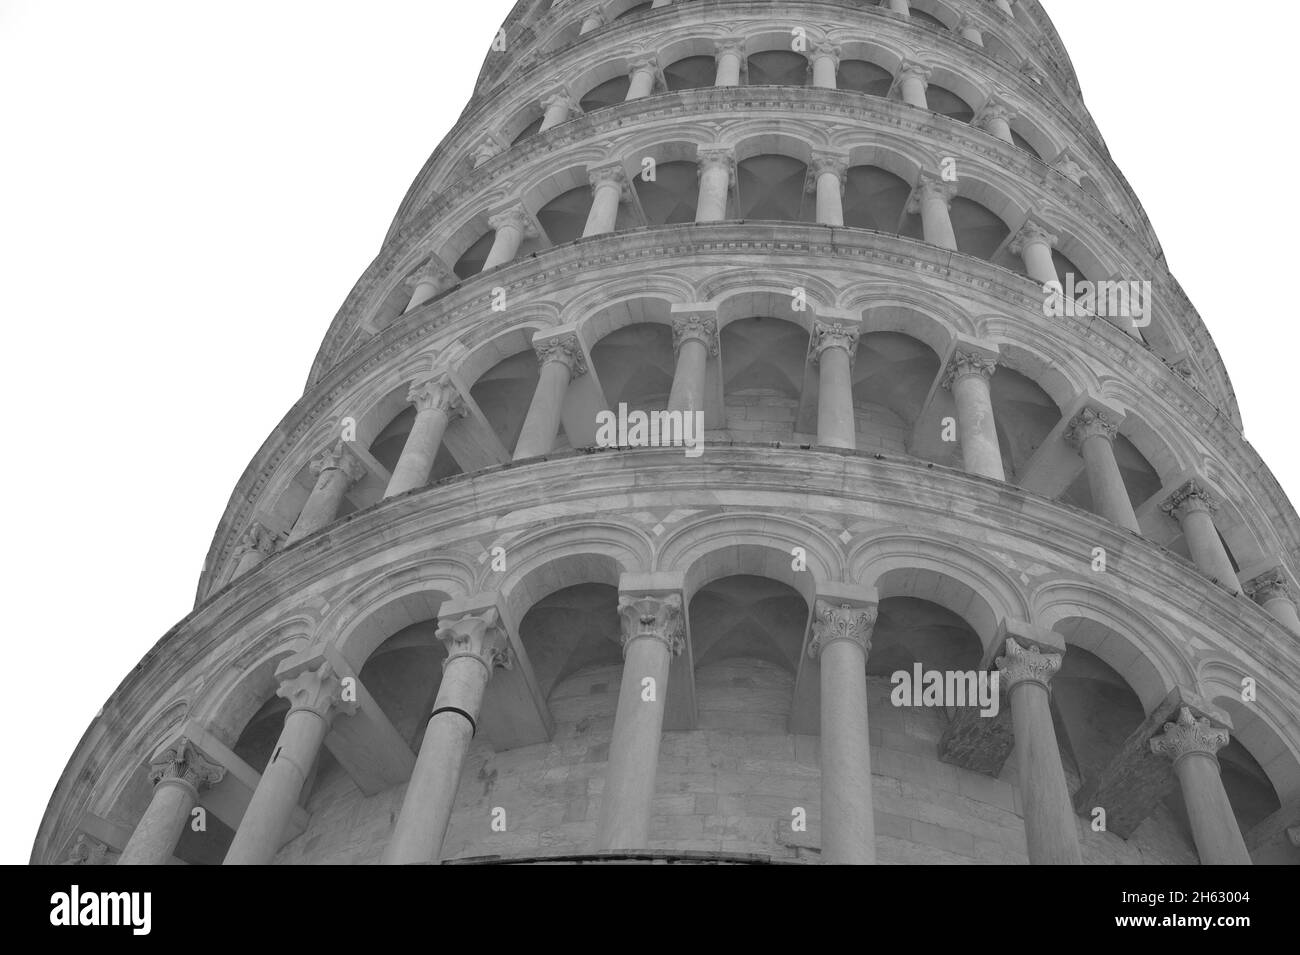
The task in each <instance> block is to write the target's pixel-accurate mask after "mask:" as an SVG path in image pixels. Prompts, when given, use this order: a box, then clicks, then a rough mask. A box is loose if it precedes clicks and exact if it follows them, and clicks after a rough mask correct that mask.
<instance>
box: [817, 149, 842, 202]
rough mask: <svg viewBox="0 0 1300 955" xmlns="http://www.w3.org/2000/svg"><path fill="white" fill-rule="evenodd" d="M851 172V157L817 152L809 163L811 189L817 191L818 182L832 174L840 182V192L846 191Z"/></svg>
mask: <svg viewBox="0 0 1300 955" xmlns="http://www.w3.org/2000/svg"><path fill="white" fill-rule="evenodd" d="M848 171H849V157H848V156H846V155H844V154H843V153H831V152H822V151H817V152H814V153H813V154H812V160H811V161H810V162H809V163H808V172H809V174H810V175H809V183H808V186H809V189H810V191H816V189H817V180H818V179H819V178H821V177H822V176H823V175H825V174H826V173H831V174H832V175H834V176H835V178H836V179H838V180H839V181H840V192H843V191H844V186H845V182H844V180H845V177H846V175H847V174H848Z"/></svg>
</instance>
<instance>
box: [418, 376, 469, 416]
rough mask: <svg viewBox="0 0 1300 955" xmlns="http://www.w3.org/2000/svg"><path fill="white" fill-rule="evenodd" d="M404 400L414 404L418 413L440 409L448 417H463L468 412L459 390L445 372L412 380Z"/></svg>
mask: <svg viewBox="0 0 1300 955" xmlns="http://www.w3.org/2000/svg"><path fill="white" fill-rule="evenodd" d="M406 400H407V401H409V402H410V403H411V404H413V405H415V410H416V412H417V413H420V414H422V413H424V412H426V411H441V412H442V413H443V414H445V415H447V417H449V418H451V417H457V418H463V417H465V415H466V414H468V413H469V412H468V410H467V409H466V407H465V399H464V398H463V397H461V393H460V390H459V389H458V388H457V387H456V386H455V385H454V384H452V381H451V376H450V375H448V374H447V373H446V372H443V373H442V374H439V375H434V376H433V377H432V378H426V379H424V380H423V381H417V382H413V383H412V384H411V387H410V390H409V391H407V393H406Z"/></svg>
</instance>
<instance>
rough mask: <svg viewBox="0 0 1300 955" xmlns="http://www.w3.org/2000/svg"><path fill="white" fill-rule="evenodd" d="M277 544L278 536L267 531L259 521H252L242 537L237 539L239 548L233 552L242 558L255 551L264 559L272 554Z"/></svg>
mask: <svg viewBox="0 0 1300 955" xmlns="http://www.w3.org/2000/svg"><path fill="white" fill-rule="evenodd" d="M279 544H280V537H279V535H278V534H276V533H275V532H273V531H271V530H268V529H267V527H266V525H265V524H263V523H262V522H261V521H253V522H252V523H251V524H249V525H248V529H247V530H245V531H244V536H243V537H241V538H240V539H239V546H238V547H237V548H236V549H235V552H236V554H237V555H238V556H239V557H243V556H244V555H245V554H247V553H250V552H251V551H257V552H258V553H259V554H261V555H262V556H263V557H264V558H265V557H270V556H271V555H272V554H274V553H275V549H276V547H278V546H279Z"/></svg>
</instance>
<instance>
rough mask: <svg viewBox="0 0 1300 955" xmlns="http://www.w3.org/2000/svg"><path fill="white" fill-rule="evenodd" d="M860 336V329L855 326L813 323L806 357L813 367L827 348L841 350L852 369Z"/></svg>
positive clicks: (836, 323)
mask: <svg viewBox="0 0 1300 955" xmlns="http://www.w3.org/2000/svg"><path fill="white" fill-rule="evenodd" d="M861 335H862V329H861V328H860V327H858V326H857V325H845V324H843V323H842V322H823V321H820V320H818V321H815V322H813V333H812V339H811V341H810V343H809V348H808V355H809V358H810V359H811V360H812V363H813V364H814V365H816V364H820V362H821V359H822V352H824V351H826V349H828V348H843V349H844V350H845V351H846V352H848V355H849V365H850V367H852V365H853V360H854V358H856V357H857V352H858V339H859V337H861Z"/></svg>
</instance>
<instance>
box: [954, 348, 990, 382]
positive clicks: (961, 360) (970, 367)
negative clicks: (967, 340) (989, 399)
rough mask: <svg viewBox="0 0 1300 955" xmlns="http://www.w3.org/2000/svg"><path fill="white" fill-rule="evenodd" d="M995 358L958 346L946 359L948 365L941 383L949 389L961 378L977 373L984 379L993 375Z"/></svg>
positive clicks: (986, 379)
mask: <svg viewBox="0 0 1300 955" xmlns="http://www.w3.org/2000/svg"><path fill="white" fill-rule="evenodd" d="M997 368H998V360H997V358H995V357H993V356H991V355H987V354H985V353H983V352H980V351H975V350H967V349H964V348H960V347H958V348H957V350H956V351H954V352H953V353H952V357H951V358H950V359H948V367H947V369H946V370H945V371H944V373H943V382H942V385H943V387H944V388H947V389H949V390H951V389H952V386H953V385H954V384H956V383H957V382H958V381H960V380H961V379H962V378H969V377H971V376H972V375H979V376H980V377H981V378H983V379H984V380H985V381H988V380H989V379H990V378H992V377H993V373H994V372H995V371H997Z"/></svg>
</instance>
